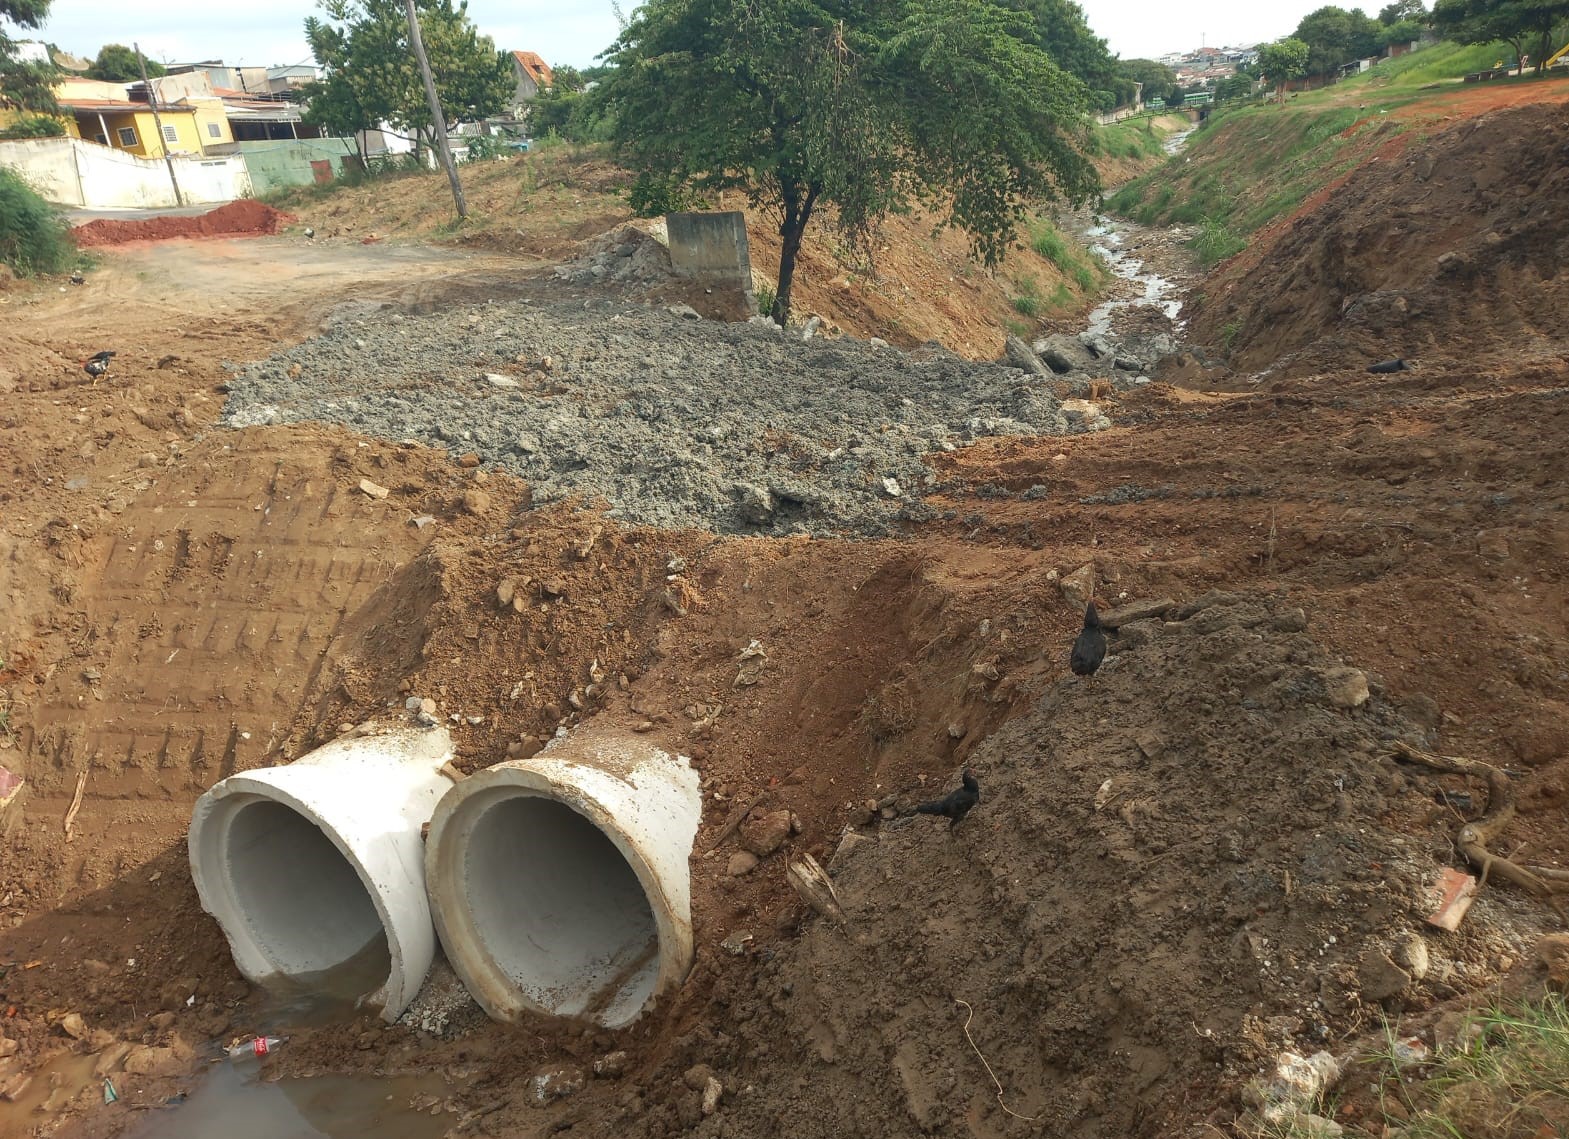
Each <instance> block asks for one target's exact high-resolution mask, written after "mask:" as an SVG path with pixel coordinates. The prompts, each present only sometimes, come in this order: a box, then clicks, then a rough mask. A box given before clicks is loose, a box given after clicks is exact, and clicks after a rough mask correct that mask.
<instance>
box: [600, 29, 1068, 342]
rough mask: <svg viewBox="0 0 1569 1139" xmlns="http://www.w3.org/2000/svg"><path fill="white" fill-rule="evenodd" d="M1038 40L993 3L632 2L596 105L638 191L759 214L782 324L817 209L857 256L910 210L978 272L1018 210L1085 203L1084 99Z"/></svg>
mask: <svg viewBox="0 0 1569 1139" xmlns="http://www.w3.org/2000/svg"><path fill="white" fill-rule="evenodd" d="M1041 34H1042V33H1041V30H1040V27H1039V26H1038V25H1037V24H1036V23H1033V22H1032V20H1031V19H1030V18H1027V17H1026V16H1025V15H1024V14H1022V13H1020V12H1018V11H1014V10H1012V9H1010V8H1007V7H1004V6H1002V5H1001V4H1000V3H997V2H995V0H647V3H645V4H644V5H643V6H641V7H640V8H638V9H637V10H636V11H635V12H634V14H633V15H632V16H631V18H630V19H629V21H628V23H627V26H626V28H625V30H624V31H623V32H622V34H621V37H620V38H619V39H618V40H617V42H616V44H615V45H614V47H613V48H612V50H611V52H610V53H609V54H610V59H611V62H612V63H613V64H614V65H615V71H614V72H613V73H612V74H611V75H610V76H609V77H608V78H607V79H606V80H605V84H604V87H605V96H606V100H607V105H608V107H609V109H610V112H611V113H612V114H613V116H614V120H615V127H614V139H615V142H616V144H617V148H618V150H619V152H620V155H621V158H622V160H623V161H624V162H625V163H627V164H628V165H629V166H630V167H631V168H632V169H633V170H634V171H636V172H637V173H638V174H639V175H641V177H640V179H639V181H640V183H641V184H642V185H643V186H644V187H645V188H646V189H647V190H649V191H654V190H658V191H659V192H660V193H668V192H669V190H670V189H671V188H673V187H690V188H692V189H695V190H697V191H711V190H718V189H724V188H742V189H744V190H746V191H747V193H748V194H749V195H750V197H751V200H752V202H753V204H754V205H759V206H765V207H768V208H771V209H772V210H773V211H775V212H776V214H777V215H778V217H779V219H780V233H781V235H782V237H783V242H782V249H783V253H782V256H781V259H780V271H779V286H778V298H777V303H776V305H775V312H774V316H775V317H776V319H786V318H787V317H788V313H789V305H790V285H791V279H792V276H793V271H794V264H795V257H796V254H797V252H798V249H799V244H800V241H801V237H802V234H803V233H804V232H805V230H806V227H807V225H808V223H809V222H810V220H811V219H812V217H813V216H814V215H815V213H816V211H817V209H818V207H819V206H822V205H830V204H831V205H832V206H833V207H834V218H835V222H836V224H837V226H838V228H839V230H840V232H841V235H842V236H843V237H844V238H845V239H846V240H848V241H850V242H851V243H853V244H856V245H864V243H865V242H866V240H867V238H868V235H869V234H870V232H871V229H872V227H873V226H875V225H876V223H877V222H878V221H879V220H880V219H881V218H882V217H883V216H885V215H886V214H887V213H889V212H891V211H894V210H900V209H905V208H908V207H909V206H911V205H914V204H916V203H918V202H919V203H923V204H926V205H928V206H931V207H933V208H935V209H938V210H940V211H941V212H942V214H943V216H944V218H945V220H946V221H947V222H948V223H949V224H952V225H955V226H957V227H959V228H961V229H963V230H964V231H965V232H966V233H967V234H969V236H970V238H971V241H972V249H973V252H974V253H975V254H976V255H977V256H978V257H980V258H981V259H982V260H984V261H985V262H986V263H987V264H989V265H995V264H997V263H998V262H999V261H1000V260H1001V258H1002V256H1003V254H1004V253H1005V252H1006V251H1007V249H1008V248H1009V246H1010V244H1011V242H1012V240H1013V237H1014V234H1015V232H1016V230H1017V227H1018V226H1019V224H1020V223H1021V222H1022V220H1023V219H1024V216H1025V214H1026V212H1027V211H1028V210H1029V208H1030V207H1032V206H1035V205H1037V204H1039V203H1041V202H1043V201H1049V200H1054V199H1059V198H1066V199H1068V200H1070V201H1074V202H1080V201H1084V200H1086V199H1088V198H1089V197H1091V196H1093V195H1094V194H1095V193H1096V192H1097V190H1098V188H1099V185H1098V179H1097V177H1096V175H1095V171H1094V168H1093V166H1091V165H1090V163H1089V162H1088V161H1087V160H1086V159H1085V157H1084V155H1083V153H1082V150H1083V147H1084V144H1085V140H1086V137H1087V127H1086V125H1085V119H1084V110H1085V107H1086V105H1087V103H1088V99H1089V96H1088V93H1087V91H1086V89H1085V87H1084V85H1083V83H1081V82H1080V81H1078V80H1077V79H1075V78H1074V77H1073V76H1071V75H1068V74H1065V73H1064V72H1063V71H1062V70H1061V69H1060V68H1059V67H1058V65H1057V64H1056V63H1055V62H1054V61H1053V59H1052V58H1051V57H1050V56H1049V55H1047V54H1046V52H1044V51H1043V50H1042V49H1041V48H1040V46H1038V43H1037V42H1036V41H1037V40H1038V39H1039V38H1040V36H1041ZM652 196H657V195H652ZM652 196H651V193H643V192H640V200H642V201H645V202H648V201H651V200H652Z"/></svg>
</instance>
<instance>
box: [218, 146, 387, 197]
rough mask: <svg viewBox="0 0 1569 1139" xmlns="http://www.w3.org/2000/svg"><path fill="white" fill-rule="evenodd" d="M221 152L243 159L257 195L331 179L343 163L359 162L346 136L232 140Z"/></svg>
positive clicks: (340, 169) (343, 168) (337, 175)
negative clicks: (264, 140)
mask: <svg viewBox="0 0 1569 1139" xmlns="http://www.w3.org/2000/svg"><path fill="white" fill-rule="evenodd" d="M222 153H225V154H237V155H240V156H241V157H243V158H244V160H245V168H246V170H247V171H249V173H250V176H251V189H252V192H253V193H255V195H256V196H257V197H261V196H262V195H263V194H268V193H271V192H272V191H274V190H279V189H282V188H283V187H285V186H310V185H313V184H315V183H318V182H322V181H331V180H332V179H333V178H337V177H339V176H340V175H342V174H343V172H344V170H345V168H346V164H358V162H359V158H358V156H357V155H356V154H355V150H354V143H353V142H352V141H350V140H349V139H346V138H313V139H301V140H299V141H292V140H279V141H276V142H236V143H233V144H231V145H230V146H227V147H224V148H223V150H222Z"/></svg>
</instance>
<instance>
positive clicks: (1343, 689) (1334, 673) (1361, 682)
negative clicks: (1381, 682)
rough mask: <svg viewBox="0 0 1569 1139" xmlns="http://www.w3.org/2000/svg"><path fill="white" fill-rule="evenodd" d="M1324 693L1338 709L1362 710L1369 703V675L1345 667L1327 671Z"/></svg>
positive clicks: (1356, 669)
mask: <svg viewBox="0 0 1569 1139" xmlns="http://www.w3.org/2000/svg"><path fill="white" fill-rule="evenodd" d="M1324 692H1325V694H1326V695H1327V696H1328V697H1329V702H1330V703H1331V704H1333V705H1334V706H1335V707H1336V708H1360V707H1361V706H1362V705H1363V704H1366V703H1367V698H1368V688H1367V675H1366V674H1365V673H1364V672H1363V671H1362V670H1361V669H1359V668H1347V667H1345V666H1344V665H1342V666H1340V667H1337V668H1330V669H1325V670H1324Z"/></svg>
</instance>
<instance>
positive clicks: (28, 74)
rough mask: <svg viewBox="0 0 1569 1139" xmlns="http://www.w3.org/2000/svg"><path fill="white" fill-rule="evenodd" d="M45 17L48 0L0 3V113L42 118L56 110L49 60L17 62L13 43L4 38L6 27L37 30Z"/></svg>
mask: <svg viewBox="0 0 1569 1139" xmlns="http://www.w3.org/2000/svg"><path fill="white" fill-rule="evenodd" d="M48 15H49V0H0V110H8V111H33V112H41V113H43V114H52V113H54V112H55V111H58V110H59V107H58V106H56V104H55V101H54V77H55V66H54V62H53V60H52V59H51V60H50V61H49V62H46V63H34V62H30V61H23V60H22V59H19V58H18V57H17V52H16V43H15V41H13V40H12V39H11V38H10V37H9V36H8V35H7V34H6V26H7V25H8V24H16V25H18V26H20V27H24V28H37V27H41V26H42V25H43V22H44V19H45V18H46V17H47V16H48Z"/></svg>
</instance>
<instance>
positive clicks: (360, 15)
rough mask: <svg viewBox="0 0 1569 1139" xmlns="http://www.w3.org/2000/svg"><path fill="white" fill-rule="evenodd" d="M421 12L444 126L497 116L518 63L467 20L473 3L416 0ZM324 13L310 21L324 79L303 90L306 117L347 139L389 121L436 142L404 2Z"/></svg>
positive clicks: (344, 2)
mask: <svg viewBox="0 0 1569 1139" xmlns="http://www.w3.org/2000/svg"><path fill="white" fill-rule="evenodd" d="M415 8H416V9H417V10H418V12H419V20H420V28H421V35H422V37H423V39H424V42H425V51H426V54H427V55H428V56H429V57H430V67H431V71H432V73H433V74H434V76H435V80H436V93H437V96H438V97H439V98H440V100H441V107H442V113H443V115H444V116H446V118H447V120H448V122H447V124H446V125H448V126H452V125H455V124H457V123H461V122H477V121H479V120H480V119H483V118H486V117H487V116H490V115H495V114H499V113H500V112H501V111H502V110H503V109H504V108H505V107H506V105H507V101H508V100H509V99H510V98H511V97H512V92H513V89H514V84H513V79H512V66H511V64H510V63H508V62H507V59H506V57H505V56H504V55H503V54H502V53H501V52H499V51H497V50H496V45H495V44H494V43H493V42H492V41H491V38H490V37H489V36H482V35H480V34H479V32H478V31H477V30H476V29H475V27H474V25H473V24H472V23H470V22H469V19H468V5H467V3H466V2H459V3H457V4H456V5H454V3H453V2H452V0H416V4H415ZM322 9H323V11H324V12H325V13H326V19H324V20H323V19H317V18H316V17H315V16H309V17H307V18H306V20H305V38H306V40H307V42H309V44H310V46H311V54H312V55H313V56H315V58H316V62H317V64H319V65H320V66H321V68H322V70H323V72H324V73H325V77H324V78H323V79H321V80H319V81H318V82H315V83H312V84H309V85H308V86H307V87H306V88H305V90H304V92H303V93H304V96H305V98H306V101H307V105H306V110H305V112H304V115H303V117H304V119H305V120H306V121H307V122H309V123H312V124H313V125H317V126H321V127H323V128H324V129H327V130H331V131H333V132H334V133H336V134H343V135H349V134H356V133H358V132H360V131H364V130H369V129H371V128H372V127H375V126H377V125H378V124H380V123H382V122H386V123H389V124H390V125H391V126H393V127H394V128H396V129H398V130H402V131H408V132H411V133H412V134H413V135H414V136H415V137H416V138H417V139H418V140H419V141H420V142H421V143H422V144H423V145H426V146H430V145H433V142H432V140H433V138H434V127H433V121H434V120H433V119H432V118H431V112H430V105H429V103H428V101H427V100H426V98H425V90H424V86H423V84H422V82H421V80H420V73H419V67H418V65H417V64H416V63H415V60H414V55H413V51H412V49H411V47H410V45H409V24H408V15H407V11H406V9H405V7H404V4H403V3H402V2H401V0H323V3H322Z"/></svg>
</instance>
